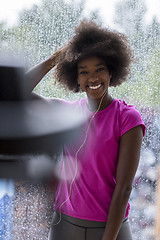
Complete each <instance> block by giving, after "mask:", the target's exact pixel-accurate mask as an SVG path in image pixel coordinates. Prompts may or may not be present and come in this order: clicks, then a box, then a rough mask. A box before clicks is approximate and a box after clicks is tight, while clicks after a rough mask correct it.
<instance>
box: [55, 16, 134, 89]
mask: <svg viewBox="0 0 160 240" xmlns="http://www.w3.org/2000/svg"><path fill="white" fill-rule="evenodd" d="M92 56H96V57H99V58H102V59H103V60H104V61H105V62H106V65H107V67H108V69H109V72H110V74H111V75H112V78H111V81H110V86H117V85H120V84H121V83H122V82H124V81H126V78H127V76H128V74H129V72H130V63H131V62H132V60H133V54H132V51H131V48H130V46H129V44H128V39H127V38H126V36H125V35H124V34H122V33H119V32H117V31H115V30H110V29H109V28H102V27H100V26H98V25H97V24H96V23H95V22H93V21H86V20H84V21H82V22H81V23H80V24H79V25H78V26H77V27H76V28H75V35H74V36H73V38H72V39H71V40H70V41H69V42H68V44H66V45H65V46H64V48H63V50H62V51H61V55H60V57H59V60H58V62H57V65H56V68H55V77H56V81H58V82H59V83H61V84H63V85H64V86H67V87H68V89H69V90H72V91H73V92H78V91H79V90H80V88H79V85H78V81H77V77H78V71H77V64H78V62H79V61H81V60H82V59H84V58H86V57H92Z"/></svg>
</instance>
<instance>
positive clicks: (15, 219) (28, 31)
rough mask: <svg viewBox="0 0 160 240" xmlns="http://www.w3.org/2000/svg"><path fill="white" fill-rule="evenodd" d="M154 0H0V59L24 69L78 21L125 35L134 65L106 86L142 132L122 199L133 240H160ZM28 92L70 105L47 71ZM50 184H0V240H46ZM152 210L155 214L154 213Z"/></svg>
mask: <svg viewBox="0 0 160 240" xmlns="http://www.w3.org/2000/svg"><path fill="white" fill-rule="evenodd" d="M159 12H160V1H159V0H110V1H109V0H95V1H92V0H68V1H67V0H23V1H22V0H21V1H20V0H19V1H11V0H5V1H3V2H1V3H0V54H1V53H2V54H4V53H6V54H10V55H13V56H14V55H16V56H20V57H21V58H23V61H24V66H25V68H26V70H27V69H29V68H30V67H32V66H33V65H35V64H37V63H39V62H40V61H41V60H44V59H46V58H47V57H48V56H50V55H51V54H53V53H54V52H55V51H56V49H58V48H59V47H61V46H62V45H63V44H65V43H66V42H67V41H68V40H69V39H70V38H71V37H72V35H73V33H74V32H73V31H74V27H75V26H76V25H77V24H78V23H79V21H80V20H82V19H83V18H87V19H93V20H95V21H96V22H97V23H98V24H100V25H102V26H108V27H110V28H112V29H115V30H117V31H120V32H122V33H125V34H126V35H127V36H128V38H129V41H130V44H131V46H132V49H133V51H134V55H135V58H136V61H135V63H134V64H133V65H132V69H131V75H130V76H129V77H128V81H127V82H126V83H123V84H122V85H121V86H120V87H118V88H110V93H111V94H112V96H113V97H115V98H120V99H123V100H125V101H126V102H127V103H128V104H134V105H135V106H136V108H137V109H138V110H139V111H140V112H141V114H142V117H143V120H144V122H145V124H146V127H147V131H146V135H145V137H144V140H143V145H142V151H141V158H140V164H139V168H138V171H137V174H136V177H135V180H134V186H133V191H132V194H131V197H130V204H131V211H130V221H131V227H132V232H133V236H134V240H139V239H145V240H158V239H160V230H159V228H160V225H159V224H160V216H159V215H160V210H159V205H158V204H159V201H158V197H159V189H158V186H159V185H158V179H159V169H160V167H159V163H160V94H159V92H160V15H159ZM35 92H37V93H39V94H41V95H43V96H46V97H59V98H65V99H69V100H71V101H72V100H75V99H78V98H81V97H83V94H82V93H79V94H72V93H70V92H68V91H67V90H66V89H63V88H62V87H60V86H58V85H55V83H54V79H53V76H52V71H51V72H50V73H49V74H47V75H46V76H45V80H44V81H42V82H41V83H40V84H39V85H38V86H37V87H36V89H35ZM53 198H54V196H53V193H52V183H51V184H50V186H48V184H47V185H46V184H43V183H39V184H37V183H36V184H33V183H32V182H29V181H16V182H13V181H12V180H5V179H0V240H2V239H3V240H4V239H5V240H11V239H12V240H14V239H16V240H19V239H20V240H22V239H25V240H29V239H34V240H39V239H43V240H45V239H47V235H48V230H49V224H50V221H51V216H52V208H53ZM158 210H159V211H158Z"/></svg>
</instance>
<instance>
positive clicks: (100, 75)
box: [78, 57, 110, 100]
mask: <svg viewBox="0 0 160 240" xmlns="http://www.w3.org/2000/svg"><path fill="white" fill-rule="evenodd" d="M78 82H79V84H80V88H81V89H82V90H83V91H85V92H86V94H87V96H88V97H89V98H91V99H93V100H99V99H100V98H101V97H102V96H103V94H104V93H105V92H107V91H108V87H109V84H110V74H109V70H108V68H107V66H106V63H105V62H104V60H102V59H101V58H98V57H88V58H85V59H83V60H81V61H80V62H79V63H78Z"/></svg>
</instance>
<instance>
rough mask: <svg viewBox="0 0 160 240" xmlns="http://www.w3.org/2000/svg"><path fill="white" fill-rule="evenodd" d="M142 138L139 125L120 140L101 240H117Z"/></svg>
mask: <svg viewBox="0 0 160 240" xmlns="http://www.w3.org/2000/svg"><path fill="white" fill-rule="evenodd" d="M142 138H143V132H142V127H141V126H140V125H139V126H137V127H134V128H132V129H131V130H129V131H128V132H126V133H125V134H124V135H122V137H121V139H120V146H119V156H118V166H117V173H116V187H115V190H114V193H113V196H112V200H111V204H110V208H109V214H108V220H107V224H106V228H105V231H104V235H103V238H102V240H116V238H117V235H118V232H119V230H120V227H121V224H122V222H123V220H124V216H125V212H126V207H127V203H128V200H129V197H130V193H131V190H132V182H133V179H134V176H135V173H136V170H137V167H138V163H139V157H140V149H141V144H142Z"/></svg>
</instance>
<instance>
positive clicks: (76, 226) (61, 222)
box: [48, 212, 133, 240]
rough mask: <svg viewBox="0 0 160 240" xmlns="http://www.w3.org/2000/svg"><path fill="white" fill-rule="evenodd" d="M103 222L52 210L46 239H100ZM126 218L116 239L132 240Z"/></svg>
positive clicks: (103, 227)
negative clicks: (78, 217)
mask: <svg viewBox="0 0 160 240" xmlns="http://www.w3.org/2000/svg"><path fill="white" fill-rule="evenodd" d="M104 229H105V223H103V222H94V221H87V220H82V219H77V218H73V217H69V216H67V215H64V214H61V217H60V214H59V213H56V212H54V214H53V219H52V223H51V228H50V232H49V237H48V240H75V239H76V240H93V239H94V240H101V239H102V236H103V233H104ZM132 239H133V238H132V234H131V229H130V224H129V220H128V218H126V219H125V220H124V221H123V223H122V226H121V228H120V231H119V234H118V237H117V240H132Z"/></svg>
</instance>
